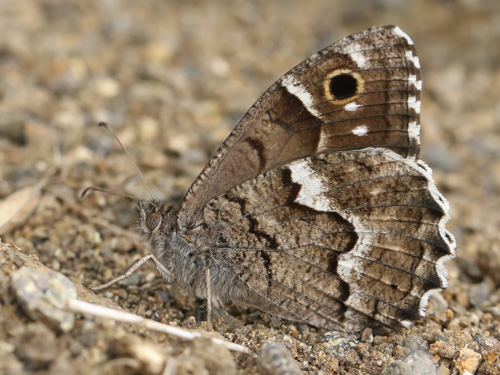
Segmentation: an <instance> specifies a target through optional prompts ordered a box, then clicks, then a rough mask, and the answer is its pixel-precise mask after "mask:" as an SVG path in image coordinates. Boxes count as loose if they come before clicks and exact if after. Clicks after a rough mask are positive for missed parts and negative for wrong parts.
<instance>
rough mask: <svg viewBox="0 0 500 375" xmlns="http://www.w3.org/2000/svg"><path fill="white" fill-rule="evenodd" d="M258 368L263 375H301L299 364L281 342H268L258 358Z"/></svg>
mask: <svg viewBox="0 0 500 375" xmlns="http://www.w3.org/2000/svg"><path fill="white" fill-rule="evenodd" d="M257 368H258V369H259V374H262V375H295V374H296V375H299V374H302V371H301V370H300V366H299V364H298V363H297V362H296V361H295V360H294V359H293V358H292V355H291V354H290V352H289V351H288V349H287V348H286V347H285V346H284V345H283V344H281V343H279V342H268V343H266V344H264V346H263V347H262V349H261V351H260V353H259V357H258V358H257Z"/></svg>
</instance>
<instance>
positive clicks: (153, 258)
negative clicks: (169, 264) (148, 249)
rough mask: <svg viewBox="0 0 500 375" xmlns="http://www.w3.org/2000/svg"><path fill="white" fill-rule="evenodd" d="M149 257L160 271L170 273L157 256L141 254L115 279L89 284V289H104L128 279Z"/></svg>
mask: <svg viewBox="0 0 500 375" xmlns="http://www.w3.org/2000/svg"><path fill="white" fill-rule="evenodd" d="M150 259H151V260H152V261H153V262H154V263H155V265H156V267H157V268H158V269H160V270H161V271H163V272H165V274H166V275H171V274H172V273H171V272H170V271H169V270H168V269H167V268H165V266H164V265H163V264H161V262H160V261H159V260H158V258H156V257H155V256H154V255H153V254H149V255H146V256H143V257H142V258H141V259H139V260H138V261H137V262H135V263H134V264H133V265H132V267H130V268H129V269H128V271H127V272H125V273H124V274H123V275H121V276H118V277H117V278H116V279H113V280H111V281H109V282H107V283H106V284H102V285H98V286H91V287H90V289H91V290H94V291H97V290H102V289H106V288H107V287H109V286H111V285H113V284H114V283H117V282H118V281H122V280H124V279H128V278H129V277H130V276H131V275H132V274H133V273H134V272H135V271H136V270H137V269H138V268H139V267H140V266H142V265H143V264H144V263H146V262H147V261H148V260H150Z"/></svg>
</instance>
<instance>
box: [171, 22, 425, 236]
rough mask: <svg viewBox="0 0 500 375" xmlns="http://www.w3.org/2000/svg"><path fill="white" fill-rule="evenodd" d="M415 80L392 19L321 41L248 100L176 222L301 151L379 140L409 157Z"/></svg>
mask: <svg viewBox="0 0 500 375" xmlns="http://www.w3.org/2000/svg"><path fill="white" fill-rule="evenodd" d="M420 88H421V80H420V72H419V66H418V59H417V57H416V53H415V50H414V47H413V44H412V42H411V40H410V38H409V37H408V36H407V35H406V34H404V33H403V32H402V31H401V30H400V29H399V28H398V27H394V26H385V27H374V28H371V29H368V30H365V31H363V32H360V33H358V34H354V35H351V36H349V37H347V38H344V39H342V40H340V41H338V42H336V43H334V44H332V45H331V46H329V47H327V48H325V49H323V50H322V51H320V52H318V53H316V54H315V55H313V56H311V57H310V58H309V59H307V60H305V61H304V62H302V63H301V64H299V65H298V66H297V67H295V68H294V69H292V70H291V71H290V72H288V73H287V74H285V75H284V76H283V77H282V78H281V79H280V80H278V81H277V82H276V83H275V84H274V85H273V86H271V87H270V88H269V90H267V91H266V92H265V93H264V94H263V95H262V97H261V98H260V99H259V100H258V101H257V102H256V103H255V104H254V105H253V106H252V108H250V110H249V111H248V112H247V113H246V115H245V116H244V117H243V118H242V120H241V121H240V123H239V124H238V125H237V126H236V128H235V129H234V130H233V132H232V133H231V135H230V136H229V137H228V138H227V139H226V141H225V142H224V143H223V145H222V146H221V147H220V148H219V149H218V150H217V151H216V153H215V154H214V156H213V158H212V159H211V161H210V162H209V164H208V165H207V167H206V168H205V169H204V170H203V171H202V172H201V174H200V175H199V176H198V178H197V179H196V180H195V181H194V183H193V185H192V186H191V188H190V189H189V191H188V192H187V194H186V196H185V199H184V202H183V204H182V207H181V209H180V211H179V214H178V215H179V225H180V226H181V227H184V228H189V227H193V226H195V225H197V222H199V219H200V215H201V213H202V212H203V207H204V206H205V205H206V204H207V202H208V201H210V200H211V199H213V198H215V197H217V196H218V195H220V194H222V193H224V192H226V191H228V190H229V189H231V188H233V187H235V186H238V185H239V184H241V183H243V182H245V181H247V180H249V179H251V178H254V177H256V176H258V175H259V174H261V173H264V172H266V171H268V170H270V169H273V168H276V167H278V166H280V165H284V164H286V163H289V162H290V161H292V160H295V159H299V158H302V157H305V156H309V155H314V154H318V153H321V152H325V151H332V150H353V149H360V148H365V147H386V148H389V149H391V150H393V151H394V152H396V153H398V154H400V155H402V156H404V157H407V158H412V159H415V157H416V156H417V155H418V151H419V140H418V134H419V109H420ZM360 134H361V136H360Z"/></svg>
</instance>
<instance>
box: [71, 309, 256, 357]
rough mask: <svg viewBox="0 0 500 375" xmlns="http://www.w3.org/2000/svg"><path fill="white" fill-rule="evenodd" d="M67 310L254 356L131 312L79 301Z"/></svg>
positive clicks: (241, 348)
mask: <svg viewBox="0 0 500 375" xmlns="http://www.w3.org/2000/svg"><path fill="white" fill-rule="evenodd" d="M66 309H67V310H69V311H73V312H76V313H81V314H89V315H93V316H97V317H101V318H107V319H112V320H114V321H119V322H123V323H129V324H135V325H139V326H142V327H145V328H147V329H150V330H153V331H158V332H163V333H167V334H169V335H172V336H177V337H180V338H183V339H186V340H192V339H195V338H200V337H203V338H208V339H209V340H211V341H212V342H213V343H215V344H217V345H221V346H223V347H225V348H226V349H229V350H232V351H234V352H240V353H246V354H252V352H251V351H250V349H248V348H246V347H244V346H241V345H238V344H235V343H233V342H228V341H224V340H222V339H218V338H215V337H210V336H207V335H206V334H203V333H202V332H193V331H187V330H185V329H182V328H179V327H174V326H171V325H168V324H163V323H159V322H157V321H154V320H151V319H146V318H143V317H141V316H139V315H135V314H132V313H129V312H125V311H120V310H115V309H110V308H108V307H103V306H99V305H94V304H92V303H88V302H85V301H81V300H78V299H70V300H68V301H67V302H66Z"/></svg>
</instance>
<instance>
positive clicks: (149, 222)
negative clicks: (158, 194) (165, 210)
mask: <svg viewBox="0 0 500 375" xmlns="http://www.w3.org/2000/svg"><path fill="white" fill-rule="evenodd" d="M160 220H161V216H160V214H159V213H158V212H153V213H150V214H149V215H148V216H147V217H146V227H147V228H148V229H149V230H151V231H152V230H155V229H156V227H157V226H158V225H160Z"/></svg>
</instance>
